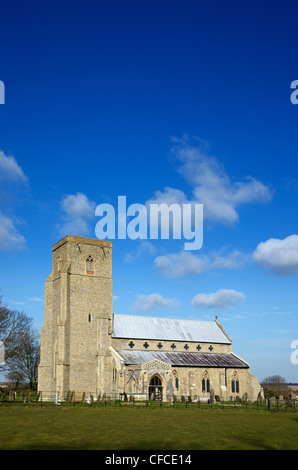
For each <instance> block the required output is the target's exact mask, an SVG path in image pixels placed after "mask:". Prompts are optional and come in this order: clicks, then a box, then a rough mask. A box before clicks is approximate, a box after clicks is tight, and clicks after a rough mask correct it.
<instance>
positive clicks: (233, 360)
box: [116, 349, 249, 368]
mask: <svg viewBox="0 0 298 470" xmlns="http://www.w3.org/2000/svg"><path fill="white" fill-rule="evenodd" d="M116 351H117V353H118V354H119V355H120V356H121V357H122V359H123V360H124V362H125V364H127V365H129V364H144V363H146V362H149V361H152V360H153V359H159V360H160V361H163V362H166V363H168V364H171V365H172V366H193V367H232V368H248V367H249V365H248V364H247V363H246V362H244V361H242V360H241V359H240V358H239V357H237V356H235V355H234V354H233V353H231V354H215V353H190V352H178V351H175V352H171V351H141V350H127V349H116Z"/></svg>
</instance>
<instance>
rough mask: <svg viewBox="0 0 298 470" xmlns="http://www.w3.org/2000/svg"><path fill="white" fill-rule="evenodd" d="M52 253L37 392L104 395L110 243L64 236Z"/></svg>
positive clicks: (108, 360) (110, 299) (107, 364)
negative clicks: (74, 392)
mask: <svg viewBox="0 0 298 470" xmlns="http://www.w3.org/2000/svg"><path fill="white" fill-rule="evenodd" d="M52 252H53V266H52V273H51V274H50V276H49V277H48V279H47V280H46V287H45V319H44V326H43V328H42V332H41V362H40V365H39V377H38V389H39V390H40V391H43V392H46V393H47V392H48V393H51V392H53V391H56V392H59V391H61V392H63V391H65V390H79V391H92V393H97V394H102V393H103V392H105V393H107V394H109V392H111V390H109V384H111V382H112V381H111V378H110V373H111V366H110V363H111V352H110V350H109V346H110V344H109V341H110V337H111V333H112V316H113V288H112V242H109V241H103V240H96V239H90V238H82V237H76V236H69V235H68V236H66V237H65V238H63V239H62V240H60V241H59V242H58V243H56V244H55V245H54V246H53V248H52ZM70 299H71V301H70Z"/></svg>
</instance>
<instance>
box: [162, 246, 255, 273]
mask: <svg viewBox="0 0 298 470" xmlns="http://www.w3.org/2000/svg"><path fill="white" fill-rule="evenodd" d="M249 260H250V256H248V255H246V254H244V253H242V252H240V251H238V250H234V251H231V252H226V249H225V248H224V249H222V250H221V251H219V252H215V251H214V252H210V253H208V254H206V255H197V254H193V253H192V252H190V251H181V252H179V253H172V254H169V255H162V256H157V257H156V258H155V260H154V265H155V267H156V269H157V271H158V272H159V274H161V275H162V276H165V277H168V278H172V279H178V278H183V277H188V276H192V275H194V274H200V273H203V272H205V271H208V270H213V269H238V268H240V267H243V266H245V265H246V264H247V262H248V261H249Z"/></svg>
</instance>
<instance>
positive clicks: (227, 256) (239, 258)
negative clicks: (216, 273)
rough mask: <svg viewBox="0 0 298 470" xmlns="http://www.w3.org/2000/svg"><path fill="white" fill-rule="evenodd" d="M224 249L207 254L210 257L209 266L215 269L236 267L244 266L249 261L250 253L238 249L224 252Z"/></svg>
mask: <svg viewBox="0 0 298 470" xmlns="http://www.w3.org/2000/svg"><path fill="white" fill-rule="evenodd" d="M225 252H226V249H225V248H223V249H222V250H220V252H218V253H217V252H214V253H211V254H210V255H209V256H210V258H212V262H211V267H212V268H215V269H238V268H240V267H242V266H245V265H246V264H247V263H248V262H249V261H250V255H247V254H245V253H242V252H241V251H239V250H234V251H232V252H230V253H225Z"/></svg>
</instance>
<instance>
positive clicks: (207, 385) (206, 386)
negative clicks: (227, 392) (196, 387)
mask: <svg viewBox="0 0 298 470" xmlns="http://www.w3.org/2000/svg"><path fill="white" fill-rule="evenodd" d="M202 392H207V393H209V392H210V379H209V377H208V372H207V371H205V373H204V376H203V379H202Z"/></svg>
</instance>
